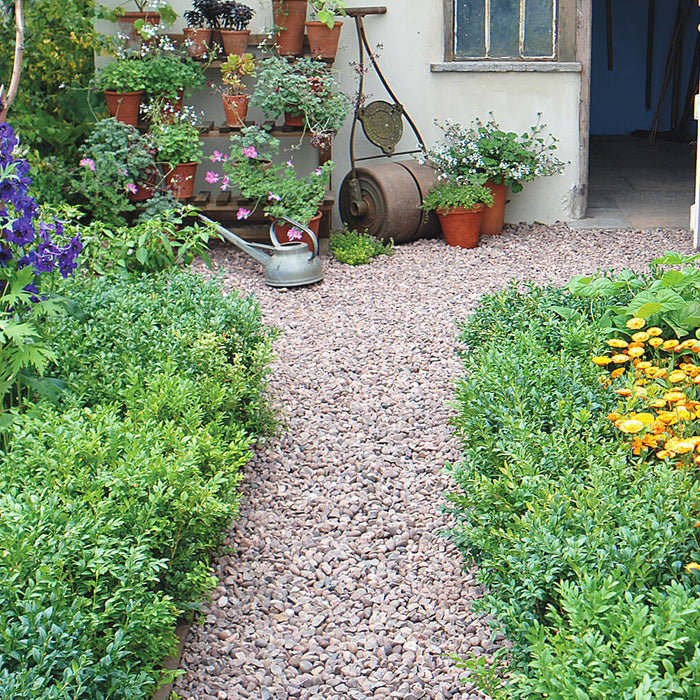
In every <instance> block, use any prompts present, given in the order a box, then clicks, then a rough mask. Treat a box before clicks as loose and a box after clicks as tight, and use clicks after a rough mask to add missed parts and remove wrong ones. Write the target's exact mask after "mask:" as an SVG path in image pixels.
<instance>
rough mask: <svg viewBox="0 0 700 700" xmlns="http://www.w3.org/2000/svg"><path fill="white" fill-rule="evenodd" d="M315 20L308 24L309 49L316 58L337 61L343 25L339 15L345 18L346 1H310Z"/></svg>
mask: <svg viewBox="0 0 700 700" xmlns="http://www.w3.org/2000/svg"><path fill="white" fill-rule="evenodd" d="M309 3H310V5H311V9H312V12H313V16H314V17H315V18H316V19H315V20H310V21H308V22H306V34H307V36H308V38H309V48H310V49H311V55H312V56H313V57H314V58H320V59H322V60H326V61H332V60H333V59H335V55H336V52H337V50H338V41H339V39H340V30H341V29H342V28H343V23H342V22H340V21H339V20H337V19H336V16H337V15H342V16H345V0H309Z"/></svg>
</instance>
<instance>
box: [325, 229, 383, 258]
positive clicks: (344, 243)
mask: <svg viewBox="0 0 700 700" xmlns="http://www.w3.org/2000/svg"><path fill="white" fill-rule="evenodd" d="M330 248H331V253H333V257H335V259H336V260H337V261H338V262H341V263H345V264H346V265H364V264H366V263H368V262H369V261H370V260H371V259H372V258H376V257H377V256H379V255H393V254H394V245H393V242H390V243H382V242H381V241H380V240H379V239H378V238H375V237H374V236H372V235H370V234H369V233H367V232H366V231H364V232H358V231H354V230H353V231H350V230H348V229H347V228H345V230H344V231H334V232H332V233H331V237H330Z"/></svg>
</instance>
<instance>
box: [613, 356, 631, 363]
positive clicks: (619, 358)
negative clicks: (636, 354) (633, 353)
mask: <svg viewBox="0 0 700 700" xmlns="http://www.w3.org/2000/svg"><path fill="white" fill-rule="evenodd" d="M611 359H612V361H613V362H614V363H615V364H616V365H621V364H623V363H624V362H627V361H628V360H629V359H630V358H629V357H628V356H627V355H622V354H620V355H613V356H612V358H611Z"/></svg>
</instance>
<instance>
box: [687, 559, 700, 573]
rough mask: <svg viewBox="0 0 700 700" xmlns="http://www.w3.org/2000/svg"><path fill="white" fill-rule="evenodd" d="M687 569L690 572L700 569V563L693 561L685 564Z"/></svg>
mask: <svg viewBox="0 0 700 700" xmlns="http://www.w3.org/2000/svg"><path fill="white" fill-rule="evenodd" d="M685 570H686V571H688V572H691V571H700V564H698V563H697V562H694V561H691V562H690V564H686V565H685Z"/></svg>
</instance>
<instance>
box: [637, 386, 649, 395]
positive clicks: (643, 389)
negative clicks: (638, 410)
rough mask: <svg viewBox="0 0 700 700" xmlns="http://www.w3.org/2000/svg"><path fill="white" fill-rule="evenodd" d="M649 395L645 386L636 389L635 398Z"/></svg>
mask: <svg viewBox="0 0 700 700" xmlns="http://www.w3.org/2000/svg"><path fill="white" fill-rule="evenodd" d="M648 393H649V390H648V389H647V388H646V387H645V386H635V387H634V395H635V396H646V395H647V394H648Z"/></svg>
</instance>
